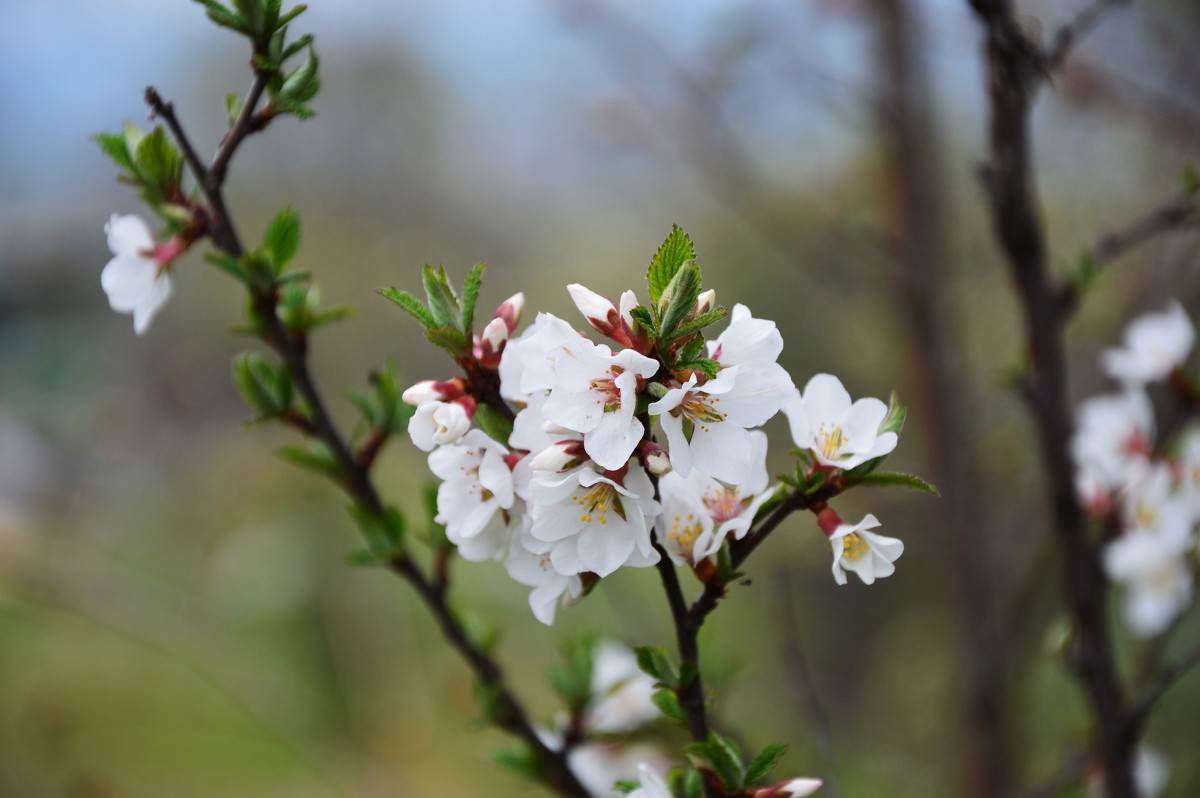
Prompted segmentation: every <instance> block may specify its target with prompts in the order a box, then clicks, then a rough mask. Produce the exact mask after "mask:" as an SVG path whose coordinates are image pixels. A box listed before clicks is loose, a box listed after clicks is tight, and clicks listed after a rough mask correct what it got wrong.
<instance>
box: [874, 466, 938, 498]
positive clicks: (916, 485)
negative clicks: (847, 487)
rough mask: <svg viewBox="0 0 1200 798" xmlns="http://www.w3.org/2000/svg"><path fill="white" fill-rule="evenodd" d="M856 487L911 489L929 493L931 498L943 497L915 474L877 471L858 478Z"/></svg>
mask: <svg viewBox="0 0 1200 798" xmlns="http://www.w3.org/2000/svg"><path fill="white" fill-rule="evenodd" d="M854 484H855V485H875V486H878V487H896V488H909V489H910V490H919V491H923V492H925V493H928V494H929V495H931V496H941V495H942V494H941V493H940V492H939V491H938V489H937V488H936V487H934V486H933V485H931V484H930V483H928V482H926V481H925V480H923V479H921V478H920V477H918V476H915V475H913V474H902V473H900V472H898V471H875V472H872V473H870V474H866V475H864V476H862V477H860V478H858V479H857V480H856V481H855V482H854Z"/></svg>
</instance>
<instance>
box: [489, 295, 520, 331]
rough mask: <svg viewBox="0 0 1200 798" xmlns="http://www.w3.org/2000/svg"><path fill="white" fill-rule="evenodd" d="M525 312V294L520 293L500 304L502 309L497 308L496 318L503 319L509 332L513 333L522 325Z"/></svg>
mask: <svg viewBox="0 0 1200 798" xmlns="http://www.w3.org/2000/svg"><path fill="white" fill-rule="evenodd" d="M523 310H525V293H524V292H522V291H518V292H517V293H515V294H513V295H512V296H510V297H509V298H508V299H506V300H504V301H503V302H501V303H500V307H498V308H496V316H495V318H497V319H503V320H504V325H505V326H506V327H507V328H508V331H509V332H512V331H513V330H515V329H517V325H518V324H520V322H521V311H523Z"/></svg>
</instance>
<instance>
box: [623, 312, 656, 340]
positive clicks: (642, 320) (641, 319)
mask: <svg viewBox="0 0 1200 798" xmlns="http://www.w3.org/2000/svg"><path fill="white" fill-rule="evenodd" d="M629 315H630V316H632V317H633V320H634V321H635V322H637V324H638V326H639V327H641V328H642V329H643V330H645V331H647V332H649V333H650V334H651V335H653V336H654V337H656V338H657V337H658V327H656V326H655V324H654V318H653V317H652V316H651V315H650V311H649V310H647V309H646V308H644V307H642V306H641V305H638V306H637V307H636V308H632V309H631V310H630V311H629Z"/></svg>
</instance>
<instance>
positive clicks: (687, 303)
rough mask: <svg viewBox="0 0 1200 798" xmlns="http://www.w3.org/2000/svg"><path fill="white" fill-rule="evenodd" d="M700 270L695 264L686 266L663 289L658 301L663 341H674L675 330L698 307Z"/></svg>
mask: <svg viewBox="0 0 1200 798" xmlns="http://www.w3.org/2000/svg"><path fill="white" fill-rule="evenodd" d="M700 283H701V277H700V268H699V267H698V266H696V264H694V263H688V264H685V265H684V266H683V267H682V268H680V269H679V271H677V272H675V276H674V277H673V278H671V282H670V283H668V284H667V287H666V288H665V289H663V292H662V297H661V298H660V299H659V301H658V318H659V325H658V330H659V337H660V338H661V339H663V340H667V341H670V340H673V339H674V338H675V337H676V335H675V328H676V327H678V326H679V325H680V324H682V323H683V320H684V319H686V318H687V317H688V314H690V313H691V312H692V310H694V309H695V307H696V300H697V298H699V296H700Z"/></svg>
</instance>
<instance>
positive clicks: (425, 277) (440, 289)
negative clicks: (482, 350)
mask: <svg viewBox="0 0 1200 798" xmlns="http://www.w3.org/2000/svg"><path fill="white" fill-rule="evenodd" d="M421 280H422V282H423V283H424V284H425V295H426V296H427V297H428V300H429V310H430V311H431V312H432V313H433V317H434V318H435V319H437V325H436V326H438V327H453V328H454V329H455V330H458V331H459V332H461V331H462V329H463V324H462V312H461V311H460V310H459V307H458V297H456V296H455V295H454V291H453V289H451V288H450V282H449V281H448V280H447V279H446V270H445V269H443V268H441V267H438V270H437V271H434V269H433V267H432V266H430V265H429V264H428V263H427V264H425V268H424V269H422V270H421Z"/></svg>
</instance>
